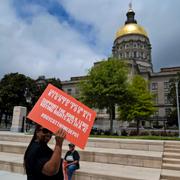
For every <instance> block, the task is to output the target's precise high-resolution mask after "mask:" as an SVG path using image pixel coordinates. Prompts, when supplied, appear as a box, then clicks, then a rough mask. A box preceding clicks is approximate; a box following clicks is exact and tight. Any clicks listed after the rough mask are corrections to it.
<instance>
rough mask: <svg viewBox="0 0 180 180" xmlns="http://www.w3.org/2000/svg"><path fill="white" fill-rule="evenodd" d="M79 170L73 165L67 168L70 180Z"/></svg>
mask: <svg viewBox="0 0 180 180" xmlns="http://www.w3.org/2000/svg"><path fill="white" fill-rule="evenodd" d="M76 169H77V166H76V165H74V164H72V165H69V166H68V167H67V175H68V180H71V178H72V175H73V173H74V171H75V170H76Z"/></svg>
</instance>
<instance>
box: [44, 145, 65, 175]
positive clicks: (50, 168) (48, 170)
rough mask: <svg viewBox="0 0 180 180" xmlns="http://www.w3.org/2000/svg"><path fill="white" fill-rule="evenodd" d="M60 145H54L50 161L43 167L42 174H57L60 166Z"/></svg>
mask: <svg viewBox="0 0 180 180" xmlns="http://www.w3.org/2000/svg"><path fill="white" fill-rule="evenodd" d="M61 154H62V144H61V145H60V144H58V145H57V144H56V145H55V148H54V152H53V154H52V156H51V159H50V160H49V161H48V162H47V163H46V164H45V165H44V167H43V173H44V174H46V175H48V176H52V175H54V174H57V172H58V171H59V168H60V164H61Z"/></svg>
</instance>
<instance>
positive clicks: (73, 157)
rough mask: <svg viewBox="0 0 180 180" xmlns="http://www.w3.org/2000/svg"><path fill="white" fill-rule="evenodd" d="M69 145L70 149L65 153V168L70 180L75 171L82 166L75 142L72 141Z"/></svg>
mask: <svg viewBox="0 0 180 180" xmlns="http://www.w3.org/2000/svg"><path fill="white" fill-rule="evenodd" d="M68 146H69V151H67V153H66V154H65V157H64V162H65V164H66V165H65V168H66V170H67V176H68V180H71V178H72V175H73V173H74V171H75V170H77V169H79V168H80V165H79V160H80V156H79V153H78V151H76V150H75V145H74V144H72V143H70V144H69V145H68Z"/></svg>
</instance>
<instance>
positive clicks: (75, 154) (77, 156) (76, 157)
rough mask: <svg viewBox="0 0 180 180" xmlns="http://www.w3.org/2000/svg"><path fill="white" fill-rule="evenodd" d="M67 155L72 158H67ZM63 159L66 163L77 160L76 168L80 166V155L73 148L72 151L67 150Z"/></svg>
mask: <svg viewBox="0 0 180 180" xmlns="http://www.w3.org/2000/svg"><path fill="white" fill-rule="evenodd" d="M69 156H71V157H72V159H71V157H70V158H68V157H69ZM64 159H65V160H66V161H67V163H71V162H73V161H78V162H77V164H76V165H77V168H78V169H79V168H80V165H79V160H80V156H79V153H78V152H77V151H76V150H74V151H68V152H67V153H66V155H65V157H64Z"/></svg>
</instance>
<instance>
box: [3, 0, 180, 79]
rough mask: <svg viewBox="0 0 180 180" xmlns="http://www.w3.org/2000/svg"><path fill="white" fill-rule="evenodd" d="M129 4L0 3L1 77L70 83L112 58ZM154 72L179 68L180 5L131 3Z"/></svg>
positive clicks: (82, 0) (124, 0) (96, 0)
mask: <svg viewBox="0 0 180 180" xmlns="http://www.w3.org/2000/svg"><path fill="white" fill-rule="evenodd" d="M129 2H130V0H129V1H128V0H0V78H2V77H3V76H4V75H5V74H7V73H11V72H19V73H22V74H25V75H27V76H30V77H32V78H37V77H38V76H40V75H45V76H46V77H56V78H60V79H61V80H68V79H70V77H72V76H82V75H86V74H87V70H88V69H89V68H91V67H92V65H93V63H94V62H96V61H100V60H101V59H103V58H107V57H108V56H110V55H111V50H112V46H113V41H114V38H115V34H116V31H117V30H118V29H119V28H120V27H121V26H123V25H124V22H125V20H126V12H127V11H128V4H129ZM132 7H133V10H134V11H135V13H136V16H135V19H136V20H137V22H138V24H139V25H141V26H143V27H144V28H145V30H146V31H147V33H148V36H149V38H150V42H151V45H152V62H153V66H154V71H159V70H160V68H161V67H168V66H180V20H179V17H180V11H179V9H180V0H173V1H172V0H149V1H147V0H146V1H145V0H133V1H132Z"/></svg>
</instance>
